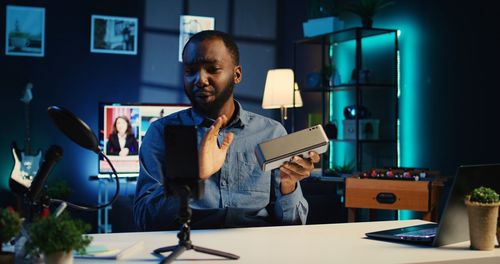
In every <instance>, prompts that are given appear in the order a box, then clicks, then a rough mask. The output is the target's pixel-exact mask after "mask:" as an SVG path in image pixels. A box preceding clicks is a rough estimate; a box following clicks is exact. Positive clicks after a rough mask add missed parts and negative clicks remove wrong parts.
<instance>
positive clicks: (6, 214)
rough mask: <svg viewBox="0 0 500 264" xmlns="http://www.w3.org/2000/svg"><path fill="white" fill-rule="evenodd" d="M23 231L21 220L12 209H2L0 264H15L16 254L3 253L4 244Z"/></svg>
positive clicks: (0, 220) (0, 210)
mask: <svg viewBox="0 0 500 264" xmlns="http://www.w3.org/2000/svg"><path fill="white" fill-rule="evenodd" d="M20 231H21V218H20V217H19V215H18V214H17V213H16V212H15V211H14V210H12V209H10V208H1V209H0V263H14V253H12V252H3V248H2V244H3V243H6V242H9V241H10V240H11V239H12V238H13V237H14V236H16V235H17V234H18V233H19V232H20Z"/></svg>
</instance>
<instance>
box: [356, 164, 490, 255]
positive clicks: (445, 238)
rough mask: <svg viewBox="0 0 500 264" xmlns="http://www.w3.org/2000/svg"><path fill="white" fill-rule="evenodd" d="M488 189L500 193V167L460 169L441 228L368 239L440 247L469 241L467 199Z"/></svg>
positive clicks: (435, 226) (420, 228)
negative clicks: (473, 191) (471, 194)
mask: <svg viewBox="0 0 500 264" xmlns="http://www.w3.org/2000/svg"><path fill="white" fill-rule="evenodd" d="M479 186H485V187H490V188H492V189H494V190H495V191H496V192H497V193H498V192H500V164H490V165H469V166H460V167H459V168H458V170H457V175H456V176H455V178H454V179H453V184H452V186H451V189H450V192H449V194H448V199H447V200H446V204H445V207H444V210H443V214H442V216H441V220H440V222H439V224H435V223H430V224H424V225H417V226H409V227H404V228H396V229H390V230H383V231H377V232H370V233H366V236H367V237H368V238H374V239H383V240H391V241H401V242H413V243H421V244H428V245H432V246H435V247H440V246H444V245H448V244H453V243H458V242H462V241H467V240H469V223H468V217H467V208H466V207H465V204H464V197H465V195H466V194H469V193H470V192H471V191H472V189H474V188H476V187H479Z"/></svg>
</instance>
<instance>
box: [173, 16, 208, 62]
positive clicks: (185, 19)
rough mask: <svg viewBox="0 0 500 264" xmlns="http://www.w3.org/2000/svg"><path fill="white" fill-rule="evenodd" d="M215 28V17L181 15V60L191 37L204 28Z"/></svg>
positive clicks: (180, 60)
mask: <svg viewBox="0 0 500 264" xmlns="http://www.w3.org/2000/svg"><path fill="white" fill-rule="evenodd" d="M213 29H215V18H213V17H202V16H181V17H180V23H179V62H182V50H183V49H184V45H186V42H187V41H188V40H189V38H190V37H191V36H192V35H194V34H196V33H198V32H200V31H203V30H213Z"/></svg>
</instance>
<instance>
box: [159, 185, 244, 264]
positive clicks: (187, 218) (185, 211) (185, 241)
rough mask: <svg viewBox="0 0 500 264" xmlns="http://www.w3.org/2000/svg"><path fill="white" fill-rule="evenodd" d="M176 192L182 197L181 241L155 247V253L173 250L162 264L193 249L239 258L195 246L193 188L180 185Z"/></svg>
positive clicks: (180, 210)
mask: <svg viewBox="0 0 500 264" xmlns="http://www.w3.org/2000/svg"><path fill="white" fill-rule="evenodd" d="M176 194H177V195H178V196H179V198H180V208H179V219H180V221H181V228H180V231H179V233H178V234H177V237H178V238H179V243H178V244H177V245H175V246H167V247H161V248H157V249H155V250H154V251H153V252H154V253H155V254H161V253H163V252H172V253H170V255H168V256H167V257H166V258H164V259H162V260H161V261H160V263H161V264H164V263H171V262H172V261H174V260H176V259H177V258H178V257H179V256H180V255H181V254H182V253H184V251H186V250H191V249H193V250H194V251H196V252H201V253H205V254H210V255H214V256H219V257H223V258H227V259H239V258H240V257H239V256H237V255H234V254H231V253H227V252H223V251H219V250H215V249H210V248H204V247H200V246H195V245H193V243H192V242H191V238H190V235H191V233H190V231H191V226H190V224H191V208H190V207H189V203H188V201H189V197H190V194H191V189H190V188H189V186H187V185H183V186H180V187H178V189H177V191H176Z"/></svg>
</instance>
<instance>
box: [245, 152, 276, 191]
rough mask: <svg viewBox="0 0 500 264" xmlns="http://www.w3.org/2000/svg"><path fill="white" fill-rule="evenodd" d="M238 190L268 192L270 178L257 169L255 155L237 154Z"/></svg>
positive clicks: (247, 153)
mask: <svg viewBox="0 0 500 264" xmlns="http://www.w3.org/2000/svg"><path fill="white" fill-rule="evenodd" d="M236 154H237V159H238V190H239V191H246V192H248V191H249V192H269V190H270V180H271V177H270V176H269V175H267V174H268V173H265V172H263V171H262V170H261V169H260V168H259V164H258V163H257V159H256V158H255V155H254V154H253V153H250V152H237V153H236Z"/></svg>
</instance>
